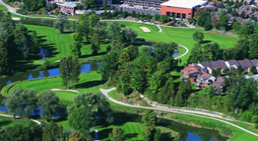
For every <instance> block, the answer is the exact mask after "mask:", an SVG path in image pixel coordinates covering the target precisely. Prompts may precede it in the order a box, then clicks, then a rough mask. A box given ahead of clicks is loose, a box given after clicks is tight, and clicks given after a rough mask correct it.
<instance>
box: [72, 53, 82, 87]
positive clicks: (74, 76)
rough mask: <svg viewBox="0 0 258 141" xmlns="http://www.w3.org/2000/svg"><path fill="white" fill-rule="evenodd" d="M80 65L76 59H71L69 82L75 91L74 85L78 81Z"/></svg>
mask: <svg viewBox="0 0 258 141" xmlns="http://www.w3.org/2000/svg"><path fill="white" fill-rule="evenodd" d="M80 73H81V65H80V63H79V59H78V58H73V65H72V70H71V79H70V81H71V82H72V84H73V89H75V84H76V83H78V82H79V81H80Z"/></svg>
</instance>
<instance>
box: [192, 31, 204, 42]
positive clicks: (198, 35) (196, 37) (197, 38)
mask: <svg viewBox="0 0 258 141" xmlns="http://www.w3.org/2000/svg"><path fill="white" fill-rule="evenodd" d="M203 38H204V36H203V33H202V32H199V31H196V32H195V33H194V34H193V40H194V41H196V42H197V43H199V44H200V43H202V41H203Z"/></svg>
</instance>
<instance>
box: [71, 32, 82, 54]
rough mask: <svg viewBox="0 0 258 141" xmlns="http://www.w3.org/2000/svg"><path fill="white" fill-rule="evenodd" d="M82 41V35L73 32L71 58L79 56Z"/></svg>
mask: <svg viewBox="0 0 258 141" xmlns="http://www.w3.org/2000/svg"><path fill="white" fill-rule="evenodd" d="M82 40H83V39H82V35H81V34H80V33H78V32H75V33H74V35H73V45H71V50H72V53H73V56H75V57H80V56H81V48H82Z"/></svg>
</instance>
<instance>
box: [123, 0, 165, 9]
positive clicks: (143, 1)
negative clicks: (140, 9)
mask: <svg viewBox="0 0 258 141" xmlns="http://www.w3.org/2000/svg"><path fill="white" fill-rule="evenodd" d="M166 1H168V0H125V1H124V4H128V5H131V6H134V5H140V6H144V7H156V8H160V4H161V3H163V2H166Z"/></svg>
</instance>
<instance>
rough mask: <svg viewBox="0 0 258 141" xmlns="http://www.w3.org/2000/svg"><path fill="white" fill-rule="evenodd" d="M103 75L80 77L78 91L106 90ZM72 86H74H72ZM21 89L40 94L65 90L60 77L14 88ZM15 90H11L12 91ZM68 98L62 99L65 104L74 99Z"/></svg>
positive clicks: (83, 75)
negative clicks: (35, 91)
mask: <svg viewBox="0 0 258 141" xmlns="http://www.w3.org/2000/svg"><path fill="white" fill-rule="evenodd" d="M101 79H102V78H101V74H98V73H97V72H90V73H84V74H81V75H80V81H79V83H78V84H77V85H76V90H78V91H80V92H92V93H99V92H100V91H99V88H105V85H104V82H103V81H101ZM71 86H72V85H71ZM17 87H20V88H22V89H24V90H27V89H30V90H37V91H39V92H42V91H49V90H51V89H53V88H58V89H65V87H62V85H61V78H60V77H54V78H44V79H39V80H32V81H24V82H21V83H18V84H16V85H15V86H14V87H13V88H17ZM13 88H12V89H11V90H10V91H12V90H13ZM61 94H62V92H58V94H57V95H58V96H60V97H61ZM65 94H68V95H71V96H72V95H73V94H71V93H67V92H65ZM69 97H70V96H67V97H65V98H64V97H62V100H65V101H64V102H65V103H67V102H71V101H72V99H70V98H69Z"/></svg>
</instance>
